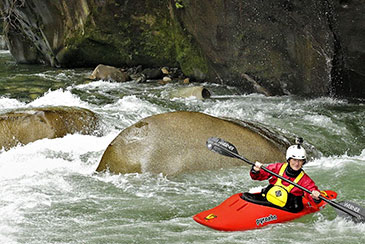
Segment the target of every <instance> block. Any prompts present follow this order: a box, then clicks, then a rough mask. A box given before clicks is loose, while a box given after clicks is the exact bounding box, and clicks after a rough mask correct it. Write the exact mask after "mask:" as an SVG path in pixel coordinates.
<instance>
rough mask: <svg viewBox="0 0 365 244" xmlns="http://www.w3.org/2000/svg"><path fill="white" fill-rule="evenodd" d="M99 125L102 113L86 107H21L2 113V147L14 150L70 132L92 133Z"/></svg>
mask: <svg viewBox="0 0 365 244" xmlns="http://www.w3.org/2000/svg"><path fill="white" fill-rule="evenodd" d="M98 128H99V118H98V116H97V115H96V114H94V113H93V112H92V111H90V110H87V109H84V108H77V107H44V108H30V109H19V110H15V111H13V112H9V113H6V114H1V115H0V148H5V149H10V148H11V147H14V146H16V145H17V144H27V143H29V142H33V141H36V140H39V139H43V138H50V139H51V138H57V137H63V136H65V135H66V134H74V133H80V134H86V135H87V134H92V133H94V132H95V131H96V130H97V129H98Z"/></svg>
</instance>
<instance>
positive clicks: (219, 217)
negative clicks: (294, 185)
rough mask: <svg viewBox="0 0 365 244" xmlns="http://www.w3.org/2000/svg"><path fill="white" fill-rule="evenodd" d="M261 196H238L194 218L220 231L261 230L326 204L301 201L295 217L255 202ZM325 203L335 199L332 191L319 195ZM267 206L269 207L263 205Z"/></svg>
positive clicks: (335, 194)
mask: <svg viewBox="0 0 365 244" xmlns="http://www.w3.org/2000/svg"><path fill="white" fill-rule="evenodd" d="M255 195H260V193H255V194H251V193H237V194H235V195H233V196H231V197H229V198H228V199H226V200H225V201H224V202H222V203H221V204H220V205H218V206H217V207H215V208H212V209H210V210H206V211H203V212H201V213H198V214H196V215H195V216H194V217H193V218H194V220H195V221H196V222H198V223H199V224H202V225H205V226H207V227H209V228H212V229H216V230H221V231H242V230H250V229H256V228H261V227H263V226H266V225H269V224H275V223H282V222H286V221H291V220H294V219H297V218H300V217H302V216H304V215H307V214H310V213H314V212H317V211H319V210H321V209H322V208H323V207H324V206H325V205H326V204H327V203H326V202H325V201H321V202H320V203H319V204H316V203H315V202H313V201H310V200H309V199H307V198H305V197H303V205H304V208H303V210H301V211H300V212H298V213H293V212H288V211H285V210H283V209H280V208H278V207H275V206H274V205H272V206H265V205H262V204H264V202H263V201H261V202H260V204H259V201H257V200H255ZM322 195H323V196H324V197H326V198H327V199H330V200H332V199H335V198H336V197H337V193H336V192H334V191H330V190H328V191H322ZM266 205H269V203H268V202H266Z"/></svg>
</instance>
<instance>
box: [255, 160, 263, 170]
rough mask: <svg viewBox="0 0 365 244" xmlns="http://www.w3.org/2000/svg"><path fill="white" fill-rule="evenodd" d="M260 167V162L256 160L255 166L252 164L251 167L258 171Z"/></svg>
mask: <svg viewBox="0 0 365 244" xmlns="http://www.w3.org/2000/svg"><path fill="white" fill-rule="evenodd" d="M261 167H262V163H260V162H258V161H256V162H255V166H253V169H254V170H255V171H257V172H258V171H260V169H261Z"/></svg>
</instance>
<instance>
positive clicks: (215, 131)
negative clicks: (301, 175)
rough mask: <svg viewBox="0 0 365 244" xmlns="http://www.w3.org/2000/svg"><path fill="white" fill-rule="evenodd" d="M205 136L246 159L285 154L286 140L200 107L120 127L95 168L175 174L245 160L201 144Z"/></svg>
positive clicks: (280, 158) (277, 158)
mask: <svg viewBox="0 0 365 244" xmlns="http://www.w3.org/2000/svg"><path fill="white" fill-rule="evenodd" d="M209 137H221V138H222V139H225V140H227V141H229V142H231V143H233V144H234V145H235V146H236V147H237V149H238V151H239V152H240V154H241V155H244V156H245V157H247V158H248V159H250V160H258V161H261V162H275V161H283V160H285V149H286V147H287V144H286V143H285V142H283V141H279V140H277V141H274V140H273V139H269V138H273V137H268V136H267V135H265V134H260V133H259V132H258V131H254V130H251V129H250V128H249V127H246V126H243V125H240V124H239V123H235V122H233V121H229V120H225V119H220V118H216V117H212V116H209V115H206V114H203V113H199V112H172V113H165V114H159V115H154V116H151V117H148V118H145V119H143V120H141V121H139V122H138V123H136V124H134V125H132V126H130V127H128V128H126V129H124V130H123V131H122V132H121V133H120V134H119V135H118V136H117V137H116V138H115V139H114V140H113V141H112V142H111V143H110V145H109V146H108V148H107V149H106V151H105V152H104V155H103V157H102V159H101V161H100V163H99V166H98V167H97V169H96V170H97V171H104V170H107V169H108V170H110V171H111V172H114V173H133V172H139V173H144V172H151V173H156V174H159V173H163V174H164V175H177V174H180V173H183V172H192V171H197V170H208V169H219V168H227V167H232V166H238V165H245V163H244V162H243V161H240V160H238V159H233V158H229V157H225V156H221V155H219V154H217V153H214V152H211V151H209V150H208V149H207V148H206V145H205V144H206V141H207V139H208V138H209Z"/></svg>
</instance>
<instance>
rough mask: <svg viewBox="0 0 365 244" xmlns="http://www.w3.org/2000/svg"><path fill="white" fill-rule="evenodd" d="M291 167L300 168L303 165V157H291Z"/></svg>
mask: <svg viewBox="0 0 365 244" xmlns="http://www.w3.org/2000/svg"><path fill="white" fill-rule="evenodd" d="M289 163H290V167H291V168H292V169H294V170H295V171H297V170H300V169H301V168H302V167H303V163H304V160H303V159H295V158H291V159H290V160H289Z"/></svg>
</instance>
